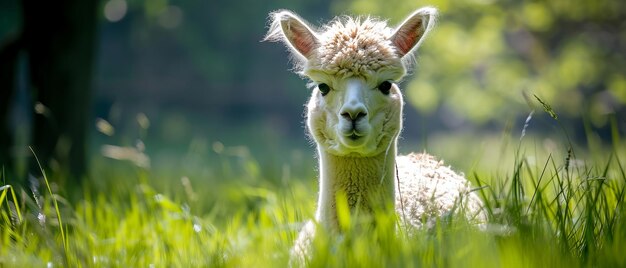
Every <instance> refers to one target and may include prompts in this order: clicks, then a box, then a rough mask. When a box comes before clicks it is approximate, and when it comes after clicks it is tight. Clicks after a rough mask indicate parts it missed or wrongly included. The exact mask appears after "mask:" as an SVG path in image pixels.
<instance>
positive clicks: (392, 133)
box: [265, 8, 483, 257]
mask: <svg viewBox="0 0 626 268" xmlns="http://www.w3.org/2000/svg"><path fill="white" fill-rule="evenodd" d="M435 16H436V10H435V9H434V8H422V9H419V10H416V11H415V12H413V13H412V14H410V15H409V16H408V17H407V18H406V19H405V20H404V22H402V23H401V24H400V25H399V26H398V27H396V28H390V27H388V26H387V23H386V22H385V21H381V20H377V19H373V18H369V17H368V18H351V17H341V18H338V19H335V20H333V21H332V22H330V23H329V24H327V25H326V26H323V27H321V28H319V29H314V28H313V27H312V26H310V25H309V24H308V23H306V22H305V21H304V20H302V19H301V18H299V17H298V16H297V15H296V14H294V13H292V12H290V11H278V12H275V13H272V14H271V26H270V29H269V32H268V34H267V36H266V38H265V39H266V40H270V41H280V42H283V43H284V44H286V45H287V46H288V47H289V48H290V51H291V52H292V55H293V56H294V59H295V65H296V70H297V72H298V73H299V74H301V75H303V76H306V77H308V78H309V79H310V80H311V81H312V84H313V85H316V87H315V88H314V89H313V92H312V95H311V98H310V100H309V102H308V105H307V127H308V130H309V133H310V135H311V137H312V138H313V139H314V140H315V142H316V144H317V151H318V157H319V170H320V191H319V199H318V207H317V212H316V215H315V222H317V223H318V224H319V225H320V226H321V227H322V228H326V229H327V230H330V231H338V219H337V211H336V200H337V194H338V193H342V194H345V196H346V197H347V202H348V206H349V208H350V209H351V210H352V211H359V213H361V214H363V213H365V214H367V213H372V212H373V211H378V210H385V209H394V208H395V210H396V211H397V212H398V214H399V215H400V216H401V217H403V222H406V223H408V224H410V225H412V226H416V227H422V226H431V225H432V224H433V223H434V221H435V220H436V219H437V218H438V217H441V216H444V215H447V214H449V213H451V212H452V211H454V210H455V209H459V208H460V209H464V210H465V211H466V212H467V213H466V214H467V215H468V216H469V217H475V216H478V217H483V216H482V202H481V200H480V199H479V198H478V197H477V196H476V195H475V194H474V193H472V192H471V191H470V185H469V183H468V181H467V180H466V179H465V178H464V177H463V176H462V175H459V174H458V173H455V172H454V171H452V170H451V169H450V168H448V167H447V166H444V165H443V162H441V161H438V160H436V159H435V158H434V157H433V156H430V155H428V154H425V153H423V154H410V155H407V156H396V152H397V139H398V135H399V133H400V131H401V129H402V107H403V104H404V102H403V98H402V93H401V91H400V89H399V88H398V86H397V82H398V81H400V79H402V78H403V77H404V76H405V74H406V72H407V64H409V63H410V61H411V60H412V59H411V56H410V55H411V53H412V52H413V51H414V50H415V49H416V48H417V47H418V46H419V44H420V43H421V41H422V40H423V37H424V36H425V35H426V34H427V33H428V31H429V30H430V29H431V28H432V26H433V24H434V18H435ZM396 167H397V170H396ZM396 174H397V175H398V176H397V178H396ZM396 179H397V180H398V181H399V183H396ZM315 229H316V226H315V224H314V223H313V222H308V223H307V224H306V225H305V227H304V228H303V230H302V231H301V233H300V235H299V237H298V239H297V241H296V244H295V246H294V253H295V254H296V255H298V256H300V257H303V256H308V252H307V251H308V249H309V246H310V242H311V240H312V239H313V237H314V233H315Z"/></svg>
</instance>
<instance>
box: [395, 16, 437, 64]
mask: <svg viewBox="0 0 626 268" xmlns="http://www.w3.org/2000/svg"><path fill="white" fill-rule="evenodd" d="M436 16H437V9H435V8H432V7H425V8H420V9H418V10H416V11H415V12H413V14H411V15H410V16H409V17H407V18H406V19H405V20H404V22H402V24H400V26H398V28H396V31H395V33H394V34H393V35H392V36H391V42H392V44H393V45H394V46H395V48H396V50H397V51H398V54H399V56H400V57H404V56H405V55H406V54H409V53H411V51H412V50H413V49H415V48H417V47H418V46H419V44H420V43H421V41H422V39H423V38H424V36H426V33H428V31H429V30H430V29H431V28H432V26H433V25H434V24H435V17H436Z"/></svg>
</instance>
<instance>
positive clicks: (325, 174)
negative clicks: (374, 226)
mask: <svg viewBox="0 0 626 268" xmlns="http://www.w3.org/2000/svg"><path fill="white" fill-rule="evenodd" d="M318 152H319V169H320V193H319V198H318V207H317V213H316V219H317V221H318V222H319V223H320V224H322V225H323V226H325V227H327V228H330V229H337V226H338V222H337V210H336V201H337V194H338V193H343V194H345V196H346V198H347V202H348V206H349V208H350V210H351V211H352V212H357V213H359V214H360V215H364V214H369V213H371V212H372V210H373V209H389V208H390V209H392V210H393V206H394V198H395V191H394V190H395V179H394V178H395V172H396V167H395V158H396V141H393V142H392V144H391V145H390V147H389V149H388V150H387V151H383V152H382V153H381V154H379V155H375V156H372V157H345V156H335V155H332V154H329V153H327V152H325V151H324V150H323V149H321V148H319V147H318Z"/></svg>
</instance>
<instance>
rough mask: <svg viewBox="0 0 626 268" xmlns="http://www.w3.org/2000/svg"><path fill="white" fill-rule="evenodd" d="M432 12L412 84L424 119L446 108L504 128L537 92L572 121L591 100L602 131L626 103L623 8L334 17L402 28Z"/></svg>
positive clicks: (388, 1) (455, 5)
mask: <svg viewBox="0 0 626 268" xmlns="http://www.w3.org/2000/svg"><path fill="white" fill-rule="evenodd" d="M426 5H432V6H435V7H437V8H438V9H439V10H440V16H439V19H438V21H437V27H436V28H435V29H434V31H432V32H431V34H430V36H429V37H427V41H426V42H424V43H423V47H422V48H420V49H419V51H418V56H417V69H416V71H415V75H414V77H413V78H411V80H410V81H408V83H407V85H406V87H405V90H406V94H407V97H408V98H407V101H408V102H409V103H410V104H412V105H414V106H415V107H417V109H418V110H419V111H420V112H421V113H423V114H432V113H434V112H436V111H437V110H438V109H439V108H440V107H446V109H449V110H451V111H453V112H454V113H455V114H456V115H457V116H459V117H461V118H464V119H467V120H470V121H471V122H473V123H476V124H478V125H481V124H485V123H493V122H504V121H506V120H509V119H510V118H513V117H515V116H517V115H519V114H523V113H524V112H525V110H526V109H527V107H526V106H525V103H524V99H523V98H522V92H524V91H530V92H532V93H533V94H537V95H539V96H541V97H542V98H543V99H544V100H545V101H546V102H548V103H552V104H553V105H554V106H555V108H556V109H557V110H559V111H562V112H561V115H562V116H564V117H565V118H568V119H574V120H576V119H578V118H580V117H582V116H583V114H582V111H581V107H582V106H583V103H588V104H589V106H590V115H589V116H590V117H591V122H592V123H593V124H594V126H596V127H600V126H604V125H606V124H607V123H608V120H607V117H606V114H610V113H617V112H618V111H619V110H620V109H623V107H624V105H625V104H626V101H625V100H626V86H625V85H626V83H625V82H624V81H626V80H624V77H625V71H624V70H626V60H625V59H626V54H625V53H626V52H625V51H624V49H620V46H621V47H623V42H624V41H623V40H624V39H623V38H624V36H626V30H624V27H619V26H618V25H621V24H622V21H623V18H624V16H625V15H626V4H624V2H623V1H612V0H607V1H593V0H576V1H566V0H557V1H491V0H487V1H482V0H475V1H464V0H463V1H462V0H431V1H402V0H384V1H383V0H374V1H372V0H353V1H349V0H344V1H337V3H336V4H335V8H334V10H335V11H336V12H337V13H342V12H346V10H349V12H350V13H355V14H373V15H376V16H380V17H384V18H392V19H391V22H392V23H398V22H399V21H400V20H401V19H403V18H404V16H406V15H407V14H408V13H410V12H411V11H412V10H414V9H415V8H418V7H421V6H426ZM620 44H621V45H620Z"/></svg>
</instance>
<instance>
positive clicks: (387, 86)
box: [378, 81, 391, 95]
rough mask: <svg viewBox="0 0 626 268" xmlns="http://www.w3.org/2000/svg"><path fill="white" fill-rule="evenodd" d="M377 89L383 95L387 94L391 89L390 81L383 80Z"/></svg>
mask: <svg viewBox="0 0 626 268" xmlns="http://www.w3.org/2000/svg"><path fill="white" fill-rule="evenodd" d="M378 90H380V92H382V93H383V94H385V95H389V90H391V82H389V81H385V82H382V83H380V85H378Z"/></svg>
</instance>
